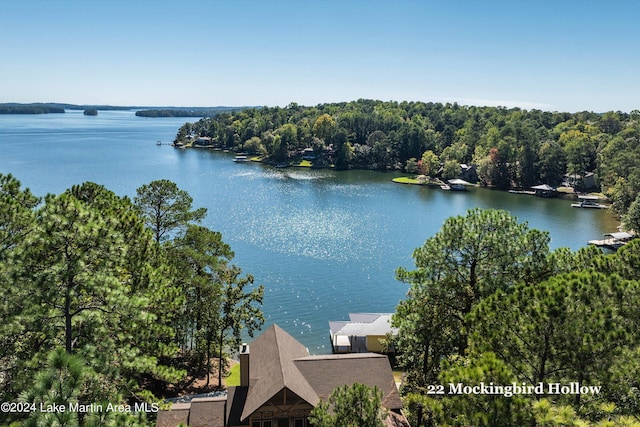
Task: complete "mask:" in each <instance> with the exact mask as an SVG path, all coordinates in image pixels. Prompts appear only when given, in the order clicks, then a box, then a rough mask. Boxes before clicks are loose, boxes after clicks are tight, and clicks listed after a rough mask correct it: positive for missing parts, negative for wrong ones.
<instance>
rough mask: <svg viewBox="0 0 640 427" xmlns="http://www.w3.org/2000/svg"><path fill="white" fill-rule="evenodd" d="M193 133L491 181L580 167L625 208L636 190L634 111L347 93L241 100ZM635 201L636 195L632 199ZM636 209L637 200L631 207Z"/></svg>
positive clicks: (187, 128) (574, 171) (367, 165)
mask: <svg viewBox="0 0 640 427" xmlns="http://www.w3.org/2000/svg"><path fill="white" fill-rule="evenodd" d="M198 137H208V138H200V139H201V140H203V141H207V142H205V144H208V145H210V146H213V147H219V148H223V149H228V150H233V151H243V152H248V153H250V154H254V155H256V156H260V157H261V158H262V159H264V161H267V162H272V163H274V164H280V163H285V164H286V163H288V162H292V161H294V160H298V159H301V158H302V157H305V158H307V159H311V161H312V163H313V165H314V166H316V167H335V168H336V169H349V168H360V169H374V170H383V171H385V170H402V171H405V172H407V173H410V174H425V175H433V174H434V173H435V171H434V169H435V170H440V171H441V173H444V174H445V177H446V175H447V174H453V173H457V172H458V171H459V169H460V164H474V165H476V166H477V172H478V176H479V179H480V182H481V183H482V184H484V185H487V186H492V187H495V188H499V189H507V188H512V187H520V188H528V187H531V186H533V185H537V184H549V185H552V186H554V185H558V184H560V183H561V182H562V181H563V180H564V179H565V175H567V174H568V175H571V176H573V177H575V178H576V179H577V180H578V189H580V179H581V178H582V177H584V176H586V175H587V174H590V173H594V174H595V176H597V177H598V181H597V183H598V185H599V186H600V187H601V189H602V191H603V192H604V193H605V194H606V195H607V196H608V197H609V198H610V199H611V200H612V201H613V207H614V209H615V210H616V211H617V212H619V213H621V214H622V213H625V212H627V210H628V209H629V207H630V206H631V204H632V203H633V202H634V201H635V200H636V199H637V197H638V194H639V193H640V169H639V168H638V166H639V165H640V111H638V110H634V111H632V112H631V113H622V112H619V111H618V112H613V111H610V112H606V113H603V114H597V113H592V112H586V111H584V112H578V113H561V112H547V111H540V110H529V111H527V110H522V109H520V108H502V107H475V106H461V105H458V104H457V103H453V104H441V103H430V102H429V103H424V102H382V101H374V100H364V99H360V100H357V101H352V102H345V103H334V104H320V105H317V106H314V107H304V106H300V105H298V104H295V103H292V104H290V105H288V106H287V107H284V108H280V107H263V108H249V109H244V110H241V111H237V112H229V113H222V114H218V115H217V116H215V117H210V118H203V119H201V120H199V121H198V122H195V123H186V124H185V125H183V126H182V127H181V128H180V129H179V131H178V134H177V135H176V139H175V143H176V144H188V143H189V141H194V140H197V138H198ZM637 203H638V204H639V205H640V202H637ZM638 207H639V208H640V206H638Z"/></svg>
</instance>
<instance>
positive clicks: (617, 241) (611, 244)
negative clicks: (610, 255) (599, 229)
mask: <svg viewBox="0 0 640 427" xmlns="http://www.w3.org/2000/svg"><path fill="white" fill-rule="evenodd" d="M634 237H635V236H634V235H633V234H630V233H625V232H624V231H620V232H618V233H607V234H605V235H604V239H602V240H589V244H590V245H594V246H598V247H601V248H607V249H611V250H616V249H618V248H619V247H620V246H623V245H625V244H626V243H627V242H629V241H630V240H632V239H633V238H634Z"/></svg>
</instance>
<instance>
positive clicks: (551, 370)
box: [389, 209, 640, 427]
mask: <svg viewBox="0 0 640 427" xmlns="http://www.w3.org/2000/svg"><path fill="white" fill-rule="evenodd" d="M549 241H550V240H549V235H548V233H547V232H542V231H539V230H535V229H530V228H529V227H528V226H527V224H526V223H518V222H517V221H516V219H515V218H514V217H512V216H511V215H510V214H509V213H508V212H506V211H497V210H481V209H474V210H471V211H468V212H467V213H466V215H461V216H457V217H451V218H449V219H448V220H446V221H445V223H444V225H443V226H442V228H441V230H440V231H439V232H438V233H437V234H436V235H434V236H433V237H430V238H429V239H427V240H426V242H425V243H424V245H423V246H421V247H419V248H417V249H416V250H415V251H414V253H413V258H414V261H415V269H413V270H409V269H405V268H399V269H398V270H397V272H396V277H397V278H398V280H400V281H402V282H405V283H407V284H409V291H408V293H407V297H406V299H405V300H403V301H401V302H400V304H399V305H398V306H397V308H396V312H395V314H394V316H393V324H394V325H395V326H396V327H397V328H398V330H399V332H398V335H397V336H396V337H390V338H389V339H390V343H392V345H393V346H394V348H396V349H398V350H399V357H398V362H399V364H400V366H402V368H403V369H404V371H405V372H406V377H405V381H404V385H403V388H402V392H403V394H404V398H405V402H404V403H405V409H406V410H407V411H408V414H409V418H410V421H411V425H412V426H418V425H420V426H448V427H454V426H475V427H501V426H503V427H511V426H525V425H526V426H545V427H552V426H553V427H556V426H557V427H560V426H598V427H605V426H611V427H613V426H629V427H631V426H639V425H640V418H639V417H640V328H638V321H639V319H640V311H639V310H640V273H639V272H640V240H635V241H633V242H631V243H630V244H627V245H625V246H624V247H623V248H621V249H619V250H618V251H617V252H616V253H614V254H608V255H605V254H603V253H602V252H601V251H600V250H599V249H596V248H595V247H593V246H589V247H586V248H583V249H580V250H578V251H577V252H571V251H570V250H568V249H567V248H559V249H556V250H553V251H552V250H550V249H549ZM572 383H573V384H574V387H576V384H579V385H580V387H579V388H581V390H582V391H575V390H578V389H579V388H574V391H569V388H567V389H566V391H565V392H559V391H558V390H559V389H560V386H558V385H562V386H569V385H570V384H572ZM482 385H484V386H486V388H485V389H484V391H483V389H481V388H480V387H481V386H482ZM494 386H508V387H512V390H515V391H514V392H513V394H509V393H505V392H504V391H502V392H501V391H497V392H496V391H494V390H493V389H494ZM515 386H518V387H523V386H538V387H539V390H538V391H537V392H535V391H530V392H523V390H526V389H524V387H523V388H522V389H521V391H518V390H517V389H516V388H515ZM464 387H469V388H473V387H476V391H475V392H461V390H464ZM418 414H419V415H418ZM419 420H421V421H422V423H421V424H419Z"/></svg>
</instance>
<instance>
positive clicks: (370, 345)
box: [329, 313, 398, 353]
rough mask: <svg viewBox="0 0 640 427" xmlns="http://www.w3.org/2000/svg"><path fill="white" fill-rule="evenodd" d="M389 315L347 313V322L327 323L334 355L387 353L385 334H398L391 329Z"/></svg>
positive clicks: (395, 330)
mask: <svg viewBox="0 0 640 427" xmlns="http://www.w3.org/2000/svg"><path fill="white" fill-rule="evenodd" d="M391 316H392V314H391V313H349V319H350V320H349V321H332V322H329V335H330V338H331V347H332V349H333V352H334V353H361V352H373V353H389V352H390V351H389V349H387V348H386V346H385V340H386V338H387V334H392V335H395V334H397V333H398V330H397V329H396V328H392V327H391Z"/></svg>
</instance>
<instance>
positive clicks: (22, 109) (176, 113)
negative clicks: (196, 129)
mask: <svg viewBox="0 0 640 427" xmlns="http://www.w3.org/2000/svg"><path fill="white" fill-rule="evenodd" d="M245 108H250V107H223V106H219V107H150V106H133V105H132V106H114V105H78V104H64V103H57V102H36V103H30V104H20V103H15V102H9V103H0V114H53V113H64V112H65V110H84V111H87V110H96V111H109V110H119V111H129V110H138V111H136V116H140V117H213V116H215V115H217V114H219V113H224V112H233V111H239V110H243V109H245Z"/></svg>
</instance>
